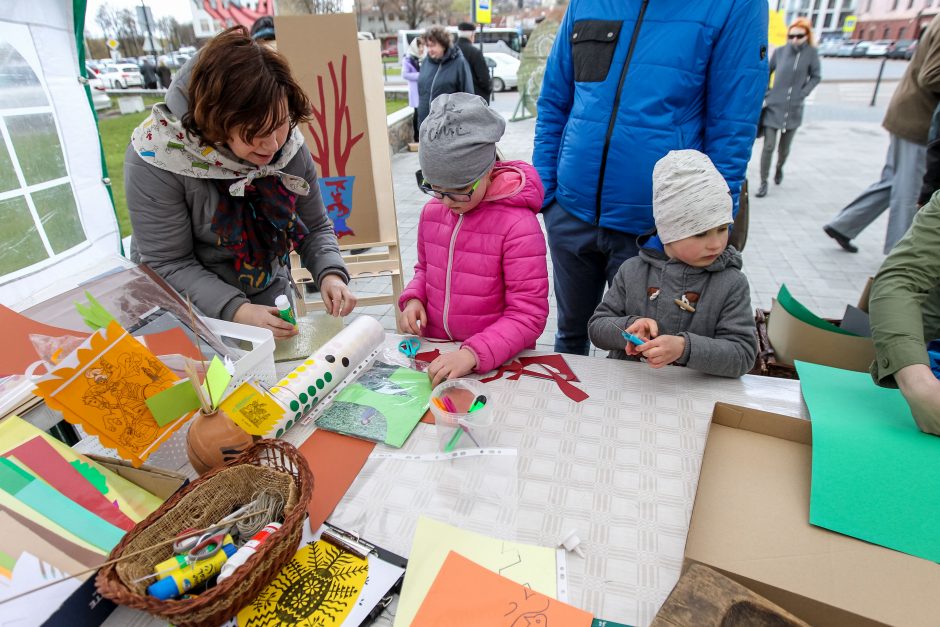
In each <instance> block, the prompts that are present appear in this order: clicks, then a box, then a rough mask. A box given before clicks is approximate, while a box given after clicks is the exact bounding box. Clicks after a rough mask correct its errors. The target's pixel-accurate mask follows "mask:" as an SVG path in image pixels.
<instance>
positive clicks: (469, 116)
mask: <svg viewBox="0 0 940 627" xmlns="http://www.w3.org/2000/svg"><path fill="white" fill-rule="evenodd" d="M505 130H506V120H505V119H504V118H503V116H501V115H499V114H498V113H496V112H495V111H493V110H492V109H490V108H489V107H488V106H487V104H486V101H485V100H483V98H481V97H479V96H474V95H473V94H465V93H462V92H458V93H456V94H441V95H440V96H438V97H437V98H435V99H434V101H433V102H431V112H430V113H428V117H426V118H425V119H424V121H423V122H422V123H421V131H420V134H419V139H420V144H419V146H420V147H419V149H418V161H419V162H420V164H421V171H422V172H423V173H424V178H425V179H427V181H428V183H431V184H432V185H437V186H438V187H443V188H445V189H462V188H464V187H467V186H468V185H470V184H472V183H474V182H475V181H477V180H479V178H480V177H481V176H483V174H484V173H486V171H487V170H489V169H490V168H491V167H492V166H493V164H494V163H496V142H498V141H499V139H500V138H501V137H502V136H503V131H505Z"/></svg>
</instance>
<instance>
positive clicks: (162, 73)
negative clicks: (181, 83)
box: [157, 59, 171, 89]
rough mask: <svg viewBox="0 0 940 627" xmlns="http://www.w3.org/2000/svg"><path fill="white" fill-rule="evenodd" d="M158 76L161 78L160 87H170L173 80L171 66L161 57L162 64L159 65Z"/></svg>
mask: <svg viewBox="0 0 940 627" xmlns="http://www.w3.org/2000/svg"><path fill="white" fill-rule="evenodd" d="M157 76H158V77H159V78H160V89H169V88H170V81H171V74H170V68H169V66H168V65H167V64H166V61H165V60H163V59H160V64H159V65H157Z"/></svg>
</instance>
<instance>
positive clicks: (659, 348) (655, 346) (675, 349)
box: [636, 335, 685, 368]
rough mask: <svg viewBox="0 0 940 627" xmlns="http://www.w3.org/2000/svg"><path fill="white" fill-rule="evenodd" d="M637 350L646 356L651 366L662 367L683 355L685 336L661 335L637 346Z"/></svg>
mask: <svg viewBox="0 0 940 627" xmlns="http://www.w3.org/2000/svg"><path fill="white" fill-rule="evenodd" d="M636 350H637V352H639V353H640V354H641V355H642V356H643V357H645V358H646V363H648V364H649V365H650V368H662V367H663V366H668V365H669V364H671V363H672V362H674V361H675V360H677V359H679V358H680V357H682V353H683V351H685V338H684V337H682V336H681V335H660V336H659V337H658V338H656V339H654V340H650V341H649V342H647V343H646V344H641V345H640V346H637V347H636Z"/></svg>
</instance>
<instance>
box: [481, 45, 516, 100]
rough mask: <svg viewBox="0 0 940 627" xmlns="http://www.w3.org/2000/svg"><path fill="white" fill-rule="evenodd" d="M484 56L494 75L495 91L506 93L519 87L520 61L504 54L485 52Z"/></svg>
mask: <svg viewBox="0 0 940 627" xmlns="http://www.w3.org/2000/svg"><path fill="white" fill-rule="evenodd" d="M483 56H484V58H486V65H487V67H489V68H490V73H492V75H493V91H506V90H507V89H514V88H515V87H516V86H517V85H518V82H519V80H518V78H517V75H518V74H519V59H517V58H515V57H514V56H512V55H510V54H506V53H503V52H484V53H483Z"/></svg>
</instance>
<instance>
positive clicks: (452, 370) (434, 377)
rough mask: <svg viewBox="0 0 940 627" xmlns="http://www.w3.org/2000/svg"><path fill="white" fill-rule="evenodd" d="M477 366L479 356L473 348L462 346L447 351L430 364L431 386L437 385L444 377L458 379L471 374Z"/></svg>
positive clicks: (429, 376)
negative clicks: (474, 352)
mask: <svg viewBox="0 0 940 627" xmlns="http://www.w3.org/2000/svg"><path fill="white" fill-rule="evenodd" d="M476 366H477V358H476V355H474V354H473V351H471V350H468V349H466V348H461V349H460V350H458V351H454V352H452V353H445V354H444V355H441V356H440V357H438V358H437V359H435V360H434V361H432V362H431V365H429V366H428V378H429V379H431V387H436V386H437V384H438V383H440V382H441V381H443V380H444V379H456V378H457V377H462V376H464V375H465V374H470V373H471V372H473V369H474V368H476Z"/></svg>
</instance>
